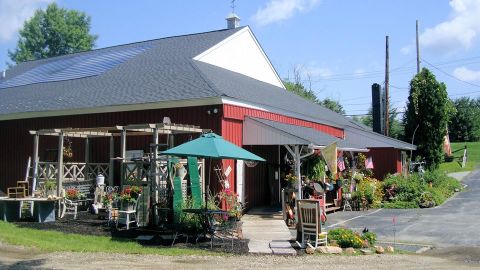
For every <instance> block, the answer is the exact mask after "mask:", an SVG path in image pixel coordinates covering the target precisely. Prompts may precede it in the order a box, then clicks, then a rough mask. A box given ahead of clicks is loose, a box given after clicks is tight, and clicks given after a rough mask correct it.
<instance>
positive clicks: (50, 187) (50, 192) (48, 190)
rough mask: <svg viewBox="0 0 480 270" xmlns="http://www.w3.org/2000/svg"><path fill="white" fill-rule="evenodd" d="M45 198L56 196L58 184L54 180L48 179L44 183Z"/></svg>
mask: <svg viewBox="0 0 480 270" xmlns="http://www.w3.org/2000/svg"><path fill="white" fill-rule="evenodd" d="M44 188H45V197H48V196H54V195H55V191H56V189H57V183H56V182H55V180H53V179H47V180H45V183H44Z"/></svg>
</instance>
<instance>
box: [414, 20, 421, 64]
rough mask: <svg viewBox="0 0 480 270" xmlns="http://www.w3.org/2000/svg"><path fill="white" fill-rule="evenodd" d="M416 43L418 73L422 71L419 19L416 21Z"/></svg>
mask: <svg viewBox="0 0 480 270" xmlns="http://www.w3.org/2000/svg"><path fill="white" fill-rule="evenodd" d="M415 37H416V41H417V42H416V43H417V74H418V73H420V45H419V40H418V20H417V21H416V35H415Z"/></svg>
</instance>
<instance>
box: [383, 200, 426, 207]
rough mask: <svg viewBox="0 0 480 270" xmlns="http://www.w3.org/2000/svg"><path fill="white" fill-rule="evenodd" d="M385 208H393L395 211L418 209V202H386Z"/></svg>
mask: <svg viewBox="0 0 480 270" xmlns="http://www.w3.org/2000/svg"><path fill="white" fill-rule="evenodd" d="M382 206H383V208H393V209H407V208H418V203H417V202H403V201H393V202H384V203H383V205H382Z"/></svg>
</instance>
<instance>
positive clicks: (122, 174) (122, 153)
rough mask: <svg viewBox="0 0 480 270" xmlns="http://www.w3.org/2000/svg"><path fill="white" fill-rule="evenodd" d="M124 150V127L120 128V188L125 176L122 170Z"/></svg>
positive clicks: (124, 156) (125, 150) (125, 143)
mask: <svg viewBox="0 0 480 270" xmlns="http://www.w3.org/2000/svg"><path fill="white" fill-rule="evenodd" d="M126 152H127V131H126V130H125V128H124V129H122V132H121V137H120V157H121V158H122V160H121V163H120V172H121V173H120V175H121V176H120V177H121V178H122V179H121V181H120V189H121V188H122V186H123V183H124V180H125V179H123V178H124V177H125V176H124V171H123V163H124V162H125V158H126Z"/></svg>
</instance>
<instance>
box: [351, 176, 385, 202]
mask: <svg viewBox="0 0 480 270" xmlns="http://www.w3.org/2000/svg"><path fill="white" fill-rule="evenodd" d="M363 196H364V197H365V199H367V201H368V206H369V207H375V208H376V207H380V205H381V203H382V199H383V196H384V194H383V183H382V182H381V181H378V180H377V179H375V178H371V177H364V178H363V179H361V180H360V181H359V183H358V184H357V191H356V192H354V193H353V194H352V198H353V199H354V200H355V199H356V200H358V201H359V203H361V200H362V197H363Z"/></svg>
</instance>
